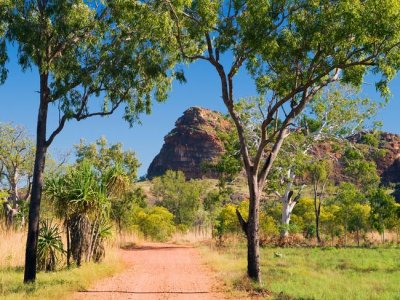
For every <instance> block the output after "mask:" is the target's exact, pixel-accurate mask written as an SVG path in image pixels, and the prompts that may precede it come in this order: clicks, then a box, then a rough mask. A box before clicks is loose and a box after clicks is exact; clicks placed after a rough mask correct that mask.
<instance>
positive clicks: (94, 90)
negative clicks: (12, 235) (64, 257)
mask: <svg viewBox="0 0 400 300" xmlns="http://www.w3.org/2000/svg"><path fill="white" fill-rule="evenodd" d="M2 3H6V4H7V5H6V6H5V8H4V7H3V6H2V13H5V14H6V19H7V22H8V24H7V32H6V36H7V38H8V40H9V41H10V42H11V43H12V44H14V45H17V46H18V58H19V64H20V65H21V68H22V69H23V70H27V69H33V70H34V72H37V74H38V77H39V82H40V83H39V110H38V118H37V132H36V154H35V165H34V173H33V181H32V192H31V201H30V208H29V229H28V238H27V247H26V263H25V275H24V281H25V282H30V281H34V280H35V279H36V251H37V241H38V229H39V215H40V201H41V194H42V187H43V174H44V167H45V157H46V152H47V149H48V148H49V146H50V145H51V144H52V142H53V140H54V138H55V137H56V136H57V135H58V134H59V133H60V132H61V131H62V129H63V128H64V126H65V124H66V122H67V121H69V120H72V119H75V120H77V121H81V120H84V119H87V118H89V117H93V116H107V115H110V114H112V113H113V112H114V111H115V110H116V109H117V108H118V107H120V106H125V114H124V118H125V119H126V120H127V121H128V122H129V123H130V124H132V123H134V122H135V121H137V120H138V117H139V114H140V113H141V112H147V113H149V112H150V106H151V98H152V95H153V94H154V96H155V98H156V99H157V100H165V99H166V92H167V90H168V87H169V85H170V83H171V81H172V79H171V76H170V75H171V72H170V71H169V69H170V68H172V67H173V65H174V58H175V57H176V56H175V55H172V56H169V55H168V53H169V50H170V49H171V48H172V47H173V46H174V43H173V41H171V40H170V39H169V28H170V26H169V25H168V18H167V14H166V13H165V12H160V11H157V10H156V9H151V8H150V6H149V5H146V4H145V3H143V2H142V1H97V0H91V1H83V0H72V1H63V0H52V1H50V0H38V1H31V0H16V1H2ZM0 62H2V60H0ZM50 105H52V106H54V107H56V108H58V114H59V124H58V126H57V127H56V128H55V129H54V130H52V131H50V133H48V130H47V129H48V128H47V125H48V122H47V119H48V115H49V112H50V111H49V106H50ZM96 108H99V110H96Z"/></svg>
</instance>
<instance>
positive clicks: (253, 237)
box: [246, 176, 261, 283]
mask: <svg viewBox="0 0 400 300" xmlns="http://www.w3.org/2000/svg"><path fill="white" fill-rule="evenodd" d="M248 177H249V178H248V182H249V192H250V202H249V220H248V222H247V232H246V235H247V274H248V275H249V277H250V278H251V279H253V280H254V281H255V282H258V283H261V275H260V239H259V234H258V225H259V209H260V195H259V191H258V187H257V185H256V182H257V176H254V177H250V176H248Z"/></svg>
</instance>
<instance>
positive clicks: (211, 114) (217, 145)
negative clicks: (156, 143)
mask: <svg viewBox="0 0 400 300" xmlns="http://www.w3.org/2000/svg"><path fill="white" fill-rule="evenodd" d="M230 129H231V123H230V122H229V121H228V120H227V119H226V118H225V117H224V116H222V115H221V114H220V113H218V112H216V111H212V110H208V109H204V108H199V107H191V108H189V109H188V110H186V111H185V112H184V113H183V116H182V117H180V118H179V119H178V120H177V121H176V123H175V128H174V129H173V130H172V131H171V132H170V133H169V134H167V135H166V136H165V137H164V145H163V146H162V148H161V151H160V153H159V154H158V155H157V156H156V157H155V158H154V160H153V161H152V163H151V164H150V167H149V169H148V171H147V177H148V178H150V179H151V178H153V177H156V176H160V175H162V174H164V173H165V171H166V170H175V171H182V172H184V173H185V176H186V178H187V179H195V178H216V177H217V174H216V173H215V172H213V171H211V170H205V168H204V163H209V162H212V161H214V160H216V159H217V158H218V157H219V156H220V155H221V154H222V153H223V152H224V147H223V144H222V142H221V140H220V139H219V137H218V133H219V132H224V131H225V132H226V131H228V130H230Z"/></svg>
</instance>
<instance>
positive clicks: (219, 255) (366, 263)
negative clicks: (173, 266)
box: [201, 244, 400, 300]
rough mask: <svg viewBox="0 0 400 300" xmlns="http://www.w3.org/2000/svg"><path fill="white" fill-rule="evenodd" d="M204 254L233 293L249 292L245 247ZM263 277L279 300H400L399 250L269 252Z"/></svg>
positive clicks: (263, 252)
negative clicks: (233, 289)
mask: <svg viewBox="0 0 400 300" xmlns="http://www.w3.org/2000/svg"><path fill="white" fill-rule="evenodd" d="M201 252H202V253H203V255H204V257H205V259H206V261H207V263H208V264H209V265H210V266H211V267H213V268H214V269H215V270H216V271H218V272H219V273H220V275H221V277H222V278H225V280H226V281H228V284H230V285H231V287H232V288H236V289H245V288H246V280H244V274H245V272H246V249H245V248H244V246H243V245H240V244H238V245H236V246H235V247H228V248H223V249H222V250H221V249H219V250H218V249H217V248H215V247H214V248H210V247H208V246H207V247H202V248H201ZM275 253H279V254H282V256H281V257H278V256H280V255H275ZM261 272H262V281H263V287H264V288H266V289H267V290H268V291H270V292H272V293H273V295H274V296H273V298H275V299H324V300H325V299H327V300H328V299H335V300H339V299H346V300H352V299H354V300H356V299H357V300H358V299H379V300H384V299H388V300H389V299H390V300H396V299H400V249H399V248H397V249H396V248H376V249H361V248H346V249H343V248H342V249H336V248H325V249H324V248H265V249H262V250H261Z"/></svg>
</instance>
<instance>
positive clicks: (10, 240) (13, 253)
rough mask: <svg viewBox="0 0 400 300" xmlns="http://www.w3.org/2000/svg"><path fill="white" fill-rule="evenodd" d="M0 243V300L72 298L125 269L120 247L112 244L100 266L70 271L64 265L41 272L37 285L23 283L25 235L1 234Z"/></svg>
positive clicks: (15, 233)
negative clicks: (120, 255) (119, 254)
mask: <svg viewBox="0 0 400 300" xmlns="http://www.w3.org/2000/svg"><path fill="white" fill-rule="evenodd" d="M0 241H1V242H0V254H1V255H0V299H10V300H14V299H15V300H17V299H41V300H45V299H71V295H72V293H74V292H76V291H79V290H84V289H86V288H89V286H90V285H91V284H93V283H94V282H95V281H97V280H99V279H102V278H105V277H108V276H111V275H113V274H114V273H116V272H118V271H120V270H122V269H123V267H124V266H123V263H122V262H121V260H120V259H119V257H118V252H117V248H116V247H114V246H113V245H112V244H110V245H108V246H107V250H106V252H107V255H106V258H105V260H104V261H103V262H102V263H101V264H96V263H88V264H84V265H82V267H80V268H76V267H71V268H70V269H68V268H66V266H65V264H62V265H61V266H59V267H58V270H57V271H56V272H40V273H38V275H37V280H36V283H33V284H23V282H22V281H23V276H24V271H23V265H24V256H25V242H26V235H25V234H24V233H22V232H4V231H0Z"/></svg>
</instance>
